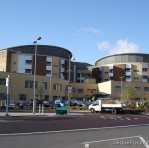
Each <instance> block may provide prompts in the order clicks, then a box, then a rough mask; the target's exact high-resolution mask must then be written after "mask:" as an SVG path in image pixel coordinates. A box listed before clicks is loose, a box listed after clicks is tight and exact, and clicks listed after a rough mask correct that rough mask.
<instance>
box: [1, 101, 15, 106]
mask: <svg viewBox="0 0 149 148" xmlns="http://www.w3.org/2000/svg"><path fill="white" fill-rule="evenodd" d="M6 106H7V102H6V100H4V101H3V102H2V107H6ZM8 107H9V108H14V107H15V103H14V100H9V102H8Z"/></svg>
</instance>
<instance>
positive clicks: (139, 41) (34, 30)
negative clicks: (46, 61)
mask: <svg viewBox="0 0 149 148" xmlns="http://www.w3.org/2000/svg"><path fill="white" fill-rule="evenodd" d="M148 6H149V1H148V0H42V1H41V0H13V1H12V0H3V1H2V0H1V3H0V18H1V25H0V49H3V48H9V47H13V46H19V45H32V44H33V43H32V42H33V40H35V39H36V38H37V37H38V36H41V37H42V40H40V41H39V42H38V44H41V45H54V46H59V47H63V48H66V49H68V50H70V51H71V52H72V53H73V55H74V57H75V59H76V61H78V62H87V63H90V64H93V65H94V64H95V62H96V61H97V60H98V59H100V58H102V57H104V56H108V55H111V54H118V53H136V52H137V53H149V52H148V48H149V29H148V26H149V9H148Z"/></svg>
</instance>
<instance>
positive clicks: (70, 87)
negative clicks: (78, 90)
mask: <svg viewBox="0 0 149 148" xmlns="http://www.w3.org/2000/svg"><path fill="white" fill-rule="evenodd" d="M71 58H72V54H70V55H69V61H68V62H69V64H68V88H67V89H68V114H70V93H71V91H72V83H71V81H70V72H71V69H70V64H71V63H70V62H71ZM73 60H74V59H73Z"/></svg>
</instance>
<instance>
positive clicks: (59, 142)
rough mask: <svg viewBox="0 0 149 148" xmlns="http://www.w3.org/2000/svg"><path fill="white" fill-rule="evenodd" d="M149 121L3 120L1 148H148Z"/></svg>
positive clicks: (98, 117)
mask: <svg viewBox="0 0 149 148" xmlns="http://www.w3.org/2000/svg"><path fill="white" fill-rule="evenodd" d="M148 131H149V117H148V116H140V115H125V114H124V115H123V114H119V115H112V114H90V113H87V115H86V116H59V117H50V118H47V117H41V118H38V117H34V118H31V117H19V118H18V117H14V118H9V119H0V133H1V134H0V144H1V147H2V148H10V147H11V148H20V147H21V148H26V147H27V148H34V147H35V148H41V147H42V148H85V147H86V148H96V147H97V148H99V147H102V148H109V147H110V148H113V147H116V148H117V147H120V148H125V147H127V148H129V147H131V148H134V147H138V148H149V146H148V140H149V133H148Z"/></svg>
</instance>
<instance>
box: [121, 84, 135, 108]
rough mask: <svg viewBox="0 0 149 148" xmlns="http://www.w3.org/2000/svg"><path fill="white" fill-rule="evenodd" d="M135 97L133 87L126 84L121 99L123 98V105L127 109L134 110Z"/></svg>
mask: <svg viewBox="0 0 149 148" xmlns="http://www.w3.org/2000/svg"><path fill="white" fill-rule="evenodd" d="M135 95H136V93H135V91H134V86H132V85H131V84H127V85H126V86H125V87H124V89H123V91H122V96H121V97H122V98H123V100H122V101H123V103H125V104H126V105H127V107H128V108H131V109H135V108H136V101H135Z"/></svg>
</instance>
